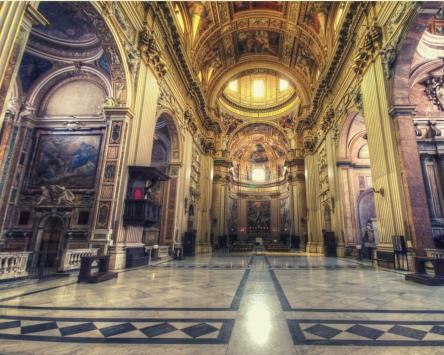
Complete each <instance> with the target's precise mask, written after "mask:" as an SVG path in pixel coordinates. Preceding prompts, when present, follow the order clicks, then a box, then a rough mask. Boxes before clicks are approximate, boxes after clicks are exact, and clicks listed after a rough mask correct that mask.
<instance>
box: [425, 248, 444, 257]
mask: <svg viewBox="0 0 444 355" xmlns="http://www.w3.org/2000/svg"><path fill="white" fill-rule="evenodd" d="M424 251H425V252H426V255H427V256H428V257H430V258H436V259H444V249H427V248H424Z"/></svg>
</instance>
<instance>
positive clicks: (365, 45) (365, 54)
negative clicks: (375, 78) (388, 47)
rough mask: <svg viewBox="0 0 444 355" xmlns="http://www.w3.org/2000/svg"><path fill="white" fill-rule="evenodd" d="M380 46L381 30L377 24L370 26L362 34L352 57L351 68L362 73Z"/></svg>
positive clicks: (357, 72)
mask: <svg viewBox="0 0 444 355" xmlns="http://www.w3.org/2000/svg"><path fill="white" fill-rule="evenodd" d="M381 47H382V30H381V27H379V26H370V27H369V28H368V29H367V31H366V32H365V34H364V37H363V41H362V43H361V45H360V46H359V48H358V51H357V53H356V55H355V57H354V58H353V70H354V72H355V73H356V74H357V75H362V73H363V72H364V71H365V68H366V67H367V66H368V64H369V62H370V61H371V59H372V58H373V55H374V54H375V53H377V52H378V50H380V49H381Z"/></svg>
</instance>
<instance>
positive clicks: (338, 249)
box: [336, 244, 345, 258]
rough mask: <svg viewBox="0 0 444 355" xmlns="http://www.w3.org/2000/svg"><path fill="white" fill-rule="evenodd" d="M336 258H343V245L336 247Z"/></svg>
mask: <svg viewBox="0 0 444 355" xmlns="http://www.w3.org/2000/svg"><path fill="white" fill-rule="evenodd" d="M336 256H338V257H340V258H343V257H345V246H344V244H340V245H338V246H337V247H336Z"/></svg>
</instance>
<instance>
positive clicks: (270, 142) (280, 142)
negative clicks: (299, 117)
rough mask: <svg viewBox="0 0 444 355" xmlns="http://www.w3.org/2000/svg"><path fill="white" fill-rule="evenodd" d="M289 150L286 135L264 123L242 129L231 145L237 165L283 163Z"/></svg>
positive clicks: (235, 135)
mask: <svg viewBox="0 0 444 355" xmlns="http://www.w3.org/2000/svg"><path fill="white" fill-rule="evenodd" d="M288 149H289V147H288V143H287V140H286V138H285V136H284V134H283V133H282V132H281V131H280V130H278V129H277V128H275V127H273V126H271V125H268V124H262V123H254V124H250V125H247V126H244V127H242V128H240V129H239V130H238V131H237V132H236V133H235V134H234V136H233V138H232V140H231V142H230V145H229V152H230V157H231V158H232V160H233V161H234V162H237V163H242V162H243V163H252V164H255V163H256V164H257V163H266V162H269V161H274V162H276V161H281V162H282V163H283V162H284V161H285V158H286V156H287V153H288Z"/></svg>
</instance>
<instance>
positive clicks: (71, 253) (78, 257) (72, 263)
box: [60, 249, 98, 271]
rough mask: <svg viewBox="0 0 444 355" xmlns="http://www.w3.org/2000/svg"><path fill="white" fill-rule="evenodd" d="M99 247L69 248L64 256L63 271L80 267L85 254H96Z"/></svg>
mask: <svg viewBox="0 0 444 355" xmlns="http://www.w3.org/2000/svg"><path fill="white" fill-rule="evenodd" d="M97 252H98V249H68V250H65V252H64V253H63V257H62V265H61V267H60V270H61V271H69V270H77V269H80V262H81V261H82V257H83V256H96V255H97Z"/></svg>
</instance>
